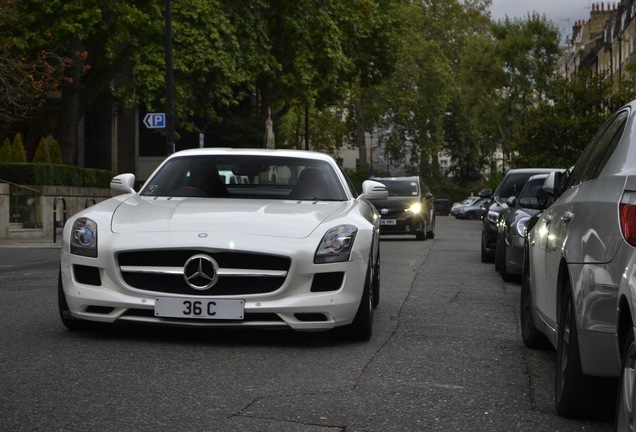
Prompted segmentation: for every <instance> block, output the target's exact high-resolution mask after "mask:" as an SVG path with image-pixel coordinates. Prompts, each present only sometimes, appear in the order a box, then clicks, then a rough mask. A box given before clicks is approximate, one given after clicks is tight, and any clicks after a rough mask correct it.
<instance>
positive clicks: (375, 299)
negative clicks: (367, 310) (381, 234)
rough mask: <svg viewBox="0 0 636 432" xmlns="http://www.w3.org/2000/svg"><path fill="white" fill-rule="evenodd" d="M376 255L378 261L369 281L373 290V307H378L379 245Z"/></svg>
mask: <svg viewBox="0 0 636 432" xmlns="http://www.w3.org/2000/svg"><path fill="white" fill-rule="evenodd" d="M376 255H377V261H378V262H377V264H376V266H375V271H374V272H373V280H372V282H371V287H372V290H373V309H375V308H376V307H378V304H380V247H378V250H377V252H376Z"/></svg>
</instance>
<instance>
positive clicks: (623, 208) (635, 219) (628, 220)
mask: <svg viewBox="0 0 636 432" xmlns="http://www.w3.org/2000/svg"><path fill="white" fill-rule="evenodd" d="M619 212H620V216H621V231H623V236H624V237H625V240H626V241H627V243H629V244H630V245H632V246H636V192H623V197H622V198H621V203H620V206H619Z"/></svg>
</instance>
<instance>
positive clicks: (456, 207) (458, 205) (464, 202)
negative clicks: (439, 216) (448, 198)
mask: <svg viewBox="0 0 636 432" xmlns="http://www.w3.org/2000/svg"><path fill="white" fill-rule="evenodd" d="M479 199H480V197H479V196H474V195H471V196H469V197H466V198H464V199H463V200H462V201H460V202H456V203H453V206H452V207H451V210H450V214H451V215H452V216H457V211H458V210H459V209H460V208H462V207H464V206H469V205H472V204H474V203H475V202H477V201H478V200H479Z"/></svg>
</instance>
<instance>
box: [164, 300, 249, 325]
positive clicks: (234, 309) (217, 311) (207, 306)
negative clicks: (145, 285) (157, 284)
mask: <svg viewBox="0 0 636 432" xmlns="http://www.w3.org/2000/svg"><path fill="white" fill-rule="evenodd" d="M244 311H245V300H233V299H232V300H229V299H192V298H173V297H159V298H156V299H155V316H157V317H166V318H200V319H230V320H242V319H243V314H244Z"/></svg>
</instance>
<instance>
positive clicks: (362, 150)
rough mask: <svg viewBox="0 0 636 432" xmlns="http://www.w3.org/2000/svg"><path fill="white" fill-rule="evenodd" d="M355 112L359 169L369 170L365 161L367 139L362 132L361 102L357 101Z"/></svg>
mask: <svg viewBox="0 0 636 432" xmlns="http://www.w3.org/2000/svg"><path fill="white" fill-rule="evenodd" d="M355 110H356V141H357V143H358V158H359V160H360V169H361V170H367V169H369V160H368V159H367V139H366V138H367V137H366V134H365V130H364V108H363V106H362V101H361V100H358V102H357V103H356V106H355Z"/></svg>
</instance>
